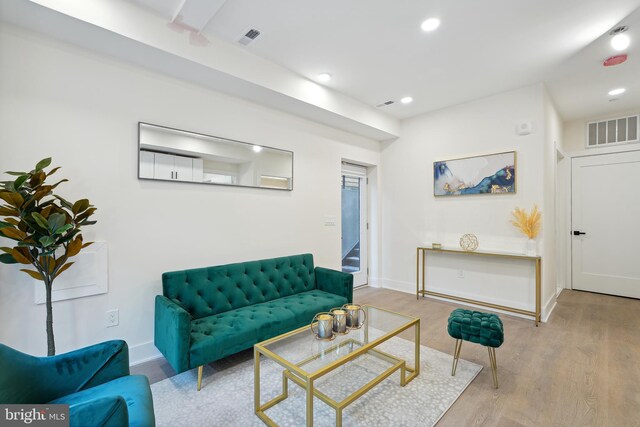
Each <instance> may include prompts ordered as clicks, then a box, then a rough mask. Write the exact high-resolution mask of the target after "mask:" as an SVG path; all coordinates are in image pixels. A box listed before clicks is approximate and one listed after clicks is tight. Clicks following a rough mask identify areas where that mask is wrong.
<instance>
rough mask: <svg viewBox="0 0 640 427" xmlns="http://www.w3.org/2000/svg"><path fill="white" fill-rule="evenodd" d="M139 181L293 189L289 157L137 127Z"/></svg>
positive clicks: (183, 133)
mask: <svg viewBox="0 0 640 427" xmlns="http://www.w3.org/2000/svg"><path fill="white" fill-rule="evenodd" d="M138 150H139V166H138V177H139V178H141V179H153V180H161V181H177V182H198V183H203V184H217V185H232V186H240V187H258V188H269V189H275V190H289V191H290V190H292V189H293V152H291V151H286V150H280V149H277V148H270V147H265V146H262V145H256V144H250V143H247V142H241V141H234V140H231V139H226V138H220V137H217V136H211V135H203V134H199V133H195V132H188V131H183V130H179V129H173V128H168V127H164V126H157V125H152V124H149V123H142V122H140V123H138Z"/></svg>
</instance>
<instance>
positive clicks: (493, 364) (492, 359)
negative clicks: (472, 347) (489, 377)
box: [487, 347, 498, 388]
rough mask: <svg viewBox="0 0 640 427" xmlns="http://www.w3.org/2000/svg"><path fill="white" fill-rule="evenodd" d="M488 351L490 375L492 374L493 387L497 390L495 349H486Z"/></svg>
mask: <svg viewBox="0 0 640 427" xmlns="http://www.w3.org/2000/svg"><path fill="white" fill-rule="evenodd" d="M487 349H488V350H489V361H490V362H491V373H492V374H493V386H494V387H495V388H498V362H497V361H496V349H495V348H493V347H487Z"/></svg>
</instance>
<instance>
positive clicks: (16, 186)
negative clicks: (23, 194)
mask: <svg viewBox="0 0 640 427" xmlns="http://www.w3.org/2000/svg"><path fill="white" fill-rule="evenodd" d="M27 179H29V175H22V176H19V177H18V179H16V180H15V181H13V188H14V189H15V190H16V191H17V190H19V189H20V187H22V184H24V183H25V181H26V180H27Z"/></svg>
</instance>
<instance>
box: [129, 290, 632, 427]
mask: <svg viewBox="0 0 640 427" xmlns="http://www.w3.org/2000/svg"><path fill="white" fill-rule="evenodd" d="M354 299H355V301H356V302H357V303H361V304H363V303H369V304H373V305H378V306H380V307H385V308H388V309H390V310H394V311H399V312H403V313H406V314H410V315H414V316H419V317H420V318H421V344H422V345H427V346H429V347H431V348H434V349H436V350H440V351H443V352H446V353H449V354H451V353H452V352H453V346H454V341H453V339H452V338H450V337H449V335H448V334H447V318H448V316H449V313H450V312H451V310H452V309H453V308H455V307H458V305H456V304H450V303H446V302H440V301H434V300H430V299H421V300H420V301H417V300H416V298H415V296H414V295H410V294H405V293H401V292H396V291H391V290H386V289H375V288H364V289H361V290H357V291H356V292H355V296H354ZM501 318H502V320H503V323H504V326H505V343H504V344H503V345H502V347H500V348H499V349H498V350H497V351H496V356H497V360H498V378H499V381H500V388H499V389H498V390H496V389H494V388H493V384H492V379H491V367H490V365H489V356H488V354H487V350H486V348H485V347H482V346H479V345H476V344H471V343H466V342H465V343H464V344H463V346H462V353H461V358H463V359H466V360H469V361H472V362H475V363H478V364H480V365H482V366H484V369H483V370H482V371H481V372H480V374H479V375H478V377H476V379H475V380H474V381H473V383H472V384H471V385H470V386H469V387H468V388H467V389H466V390H465V392H464V393H463V394H462V396H460V398H459V399H458V401H457V402H456V403H455V404H454V405H453V407H452V408H451V409H449V411H448V412H447V413H446V414H445V416H444V417H443V418H442V419H441V420H440V422H439V423H438V426H439V427H440V426H456V427H458V426H612V427H617V426H640V301H639V300H633V299H626V298H618V297H612V296H606V295H598V294H592V293H587V292H578V291H567V290H565V291H564V292H562V294H561V295H560V297H559V299H558V305H557V307H556V309H555V310H554V312H553V313H552V315H551V318H550V319H549V321H548V322H547V323H543V324H542V325H540V327H538V328H536V327H534V326H533V322H532V321H530V320H525V319H520V318H516V317H511V316H506V315H501ZM251 357H252V352H251V351H245V352H242V353H239V354H238V355H236V356H233V357H230V358H227V359H225V360H224V361H220V362H216V363H214V364H212V365H213V366H215V367H216V368H219V369H224V368H225V367H226V366H232V365H235V364H237V363H241V362H243V361H245V360H248V359H250V358H251ZM132 371H133V372H134V373H141V374H145V375H147V376H148V377H149V379H150V381H151V382H156V381H160V380H162V379H165V378H167V377H170V376H172V375H174V372H173V370H172V369H171V367H170V366H169V365H168V364H167V363H166V361H165V360H164V359H159V360H155V361H152V362H148V363H146V364H142V365H138V366H136V367H134V368H132ZM194 387H195V384H194Z"/></svg>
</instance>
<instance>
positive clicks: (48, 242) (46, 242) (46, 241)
mask: <svg viewBox="0 0 640 427" xmlns="http://www.w3.org/2000/svg"><path fill="white" fill-rule="evenodd" d="M38 241H39V242H40V243H41V244H42V246H43V247H45V248H48V247H49V246H52V245H54V244H55V243H56V238H55V237H53V236H42V237H41V238H39V239H38Z"/></svg>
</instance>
